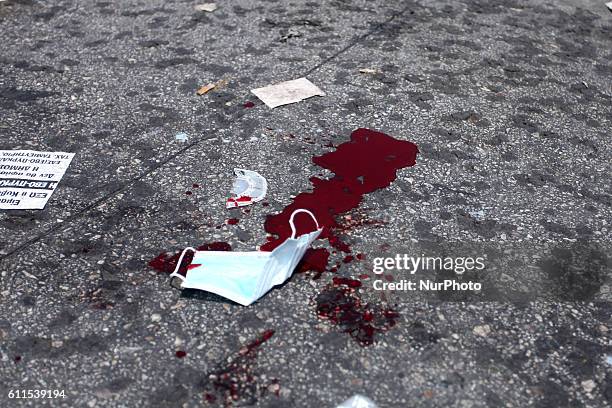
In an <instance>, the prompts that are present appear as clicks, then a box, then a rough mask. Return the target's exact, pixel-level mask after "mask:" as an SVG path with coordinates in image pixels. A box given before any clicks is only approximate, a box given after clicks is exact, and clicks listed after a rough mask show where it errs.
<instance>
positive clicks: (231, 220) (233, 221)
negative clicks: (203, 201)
mask: <svg viewBox="0 0 612 408" xmlns="http://www.w3.org/2000/svg"><path fill="white" fill-rule="evenodd" d="M238 221H239V220H238V218H230V219H229V220H227V221H226V222H227V225H236V224H238Z"/></svg>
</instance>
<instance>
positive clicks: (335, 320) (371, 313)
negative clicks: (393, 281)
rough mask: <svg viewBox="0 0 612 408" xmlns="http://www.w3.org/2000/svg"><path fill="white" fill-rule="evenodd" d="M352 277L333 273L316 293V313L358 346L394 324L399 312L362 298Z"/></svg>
mask: <svg viewBox="0 0 612 408" xmlns="http://www.w3.org/2000/svg"><path fill="white" fill-rule="evenodd" d="M360 287H361V282H360V281H359V280H356V279H350V278H340V277H334V279H333V281H332V284H330V285H328V286H327V287H326V288H325V289H324V290H323V291H322V292H321V293H319V295H317V297H316V302H317V314H318V316H319V317H320V318H322V319H326V320H328V321H329V322H331V323H332V324H334V325H338V326H340V327H341V328H342V331H343V332H345V333H348V334H349V335H350V336H351V337H352V338H353V339H355V340H356V341H357V342H358V343H359V344H360V345H362V346H369V345H371V344H373V343H374V339H375V335H376V334H377V333H383V332H386V331H387V330H389V329H390V328H391V327H393V326H395V324H396V323H397V320H398V318H399V314H398V313H397V312H395V311H394V310H393V309H391V308H387V307H383V306H380V305H372V304H369V303H366V302H364V301H363V300H362V299H361V297H360V296H359V293H358V290H359V288H360Z"/></svg>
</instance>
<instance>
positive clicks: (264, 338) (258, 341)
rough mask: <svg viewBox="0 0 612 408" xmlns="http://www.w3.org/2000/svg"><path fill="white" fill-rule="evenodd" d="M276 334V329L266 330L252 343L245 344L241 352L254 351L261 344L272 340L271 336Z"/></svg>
mask: <svg viewBox="0 0 612 408" xmlns="http://www.w3.org/2000/svg"><path fill="white" fill-rule="evenodd" d="M273 335H274V330H266V331H265V332H263V333H262V334H261V336H259V338H257V339H255V340H253V341H252V342H251V343H249V344H247V345H246V346H244V347H243V348H242V349H240V354H249V353H251V352H253V350H255V349H257V348H258V347H259V346H261V345H262V344H264V343H265V342H266V341H268V340H270V338H271V337H272V336H273Z"/></svg>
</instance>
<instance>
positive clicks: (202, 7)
mask: <svg viewBox="0 0 612 408" xmlns="http://www.w3.org/2000/svg"><path fill="white" fill-rule="evenodd" d="M193 8H194V9H195V11H206V12H209V13H212V12H213V11H215V10H216V9H217V5H216V4H215V3H204V4H198V5H196V6H193Z"/></svg>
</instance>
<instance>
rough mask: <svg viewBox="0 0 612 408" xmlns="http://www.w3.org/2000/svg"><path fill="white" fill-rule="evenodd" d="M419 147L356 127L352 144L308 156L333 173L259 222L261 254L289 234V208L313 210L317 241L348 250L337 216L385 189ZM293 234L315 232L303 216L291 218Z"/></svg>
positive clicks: (316, 180)
mask: <svg viewBox="0 0 612 408" xmlns="http://www.w3.org/2000/svg"><path fill="white" fill-rule="evenodd" d="M417 153H418V148H417V146H416V145H415V144H414V143H411V142H407V141H402V140H397V139H394V138H393V137H391V136H389V135H386V134H384V133H380V132H376V131H373V130H370V129H363V128H362V129H357V130H355V131H354V132H353V133H352V134H351V140H350V141H348V142H345V143H342V144H341V145H339V146H338V147H337V148H336V150H335V151H332V152H329V153H326V154H324V155H322V156H317V157H313V159H312V161H313V162H314V163H315V164H317V165H319V166H321V167H323V168H326V169H328V170H330V171H332V172H333V173H334V174H335V175H334V176H333V177H332V178H330V179H326V180H322V179H320V178H317V177H312V178H311V179H310V181H311V183H312V186H313V189H312V192H304V193H300V194H298V195H297V196H296V197H295V198H294V199H293V202H292V203H291V204H289V205H288V206H287V207H285V208H284V209H283V211H282V212H280V213H279V214H276V215H273V216H268V218H267V219H266V222H265V224H264V228H265V230H266V232H268V233H269V234H270V235H271V237H269V238H268V242H266V243H265V244H264V245H262V247H261V250H263V251H271V250H273V249H274V248H276V247H277V246H279V245H280V244H281V243H283V242H284V241H285V240H286V239H287V238H289V237H290V236H291V227H290V226H289V217H290V216H291V214H292V213H293V211H294V210H296V209H299V208H305V209H308V210H310V211H312V212H313V213H314V214H315V216H316V218H317V220H318V222H319V225H320V226H321V227H323V232H322V233H321V235H320V236H319V238H324V239H328V240H329V243H330V245H331V246H332V247H334V248H336V249H339V250H341V251H343V252H350V247H349V246H348V245H347V244H345V243H343V242H342V241H341V240H340V238H339V237H337V236H336V235H335V230H336V229H338V228H339V224H338V223H337V222H336V216H337V215H339V214H342V213H345V212H347V211H349V210H351V209H353V208H356V207H358V206H359V204H360V203H361V200H362V199H363V195H364V194H367V193H371V192H373V191H376V190H378V189H380V188H384V187H387V186H388V185H389V184H391V182H392V181H393V180H395V178H396V172H397V170H399V169H401V168H404V167H408V166H413V165H414V164H415V163H416V156H417ZM295 224H296V227H297V231H298V235H301V234H304V233H308V232H310V231H312V230H313V229H314V225H313V221H312V220H311V219H310V217H309V216H308V215H306V214H299V215H298V216H296V217H295Z"/></svg>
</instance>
